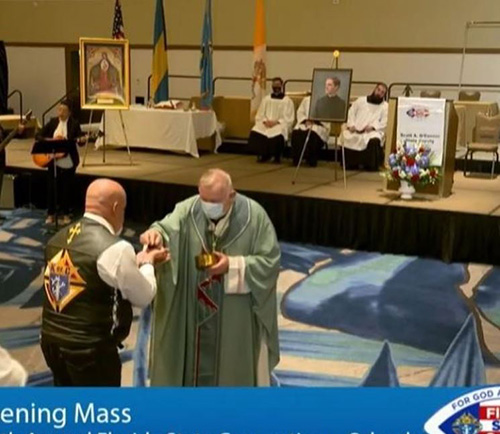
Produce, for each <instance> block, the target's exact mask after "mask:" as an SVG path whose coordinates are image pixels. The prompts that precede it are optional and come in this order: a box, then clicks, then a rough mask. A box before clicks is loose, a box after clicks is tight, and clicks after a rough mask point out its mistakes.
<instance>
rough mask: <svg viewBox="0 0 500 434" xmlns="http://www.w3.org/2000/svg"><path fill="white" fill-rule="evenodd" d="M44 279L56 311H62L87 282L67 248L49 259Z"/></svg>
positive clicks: (50, 300)
mask: <svg viewBox="0 0 500 434" xmlns="http://www.w3.org/2000/svg"><path fill="white" fill-rule="evenodd" d="M43 281H44V287H45V293H46V294H47V298H48V299H49V302H50V304H51V305H52V308H53V309H54V310H55V311H56V312H61V311H62V310H63V309H64V308H65V307H66V306H67V305H68V304H69V303H70V302H71V301H72V300H73V299H74V298H75V297H76V296H77V295H78V294H80V293H81V292H82V291H84V290H85V287H86V284H87V283H86V282H85V280H83V278H82V277H81V276H80V274H79V273H78V269H77V268H76V267H75V266H74V265H73V262H72V261H71V257H70V256H69V253H68V251H67V250H61V251H60V252H59V253H57V254H56V255H55V256H54V257H53V258H52V259H51V260H50V261H49V263H48V264H47V266H46V267H45V273H44V276H43Z"/></svg>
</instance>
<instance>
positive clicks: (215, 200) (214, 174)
mask: <svg viewBox="0 0 500 434" xmlns="http://www.w3.org/2000/svg"><path fill="white" fill-rule="evenodd" d="M198 192H199V193H200V199H201V204H202V206H203V210H204V211H205V214H206V215H207V217H208V218H210V219H212V220H218V219H220V218H222V217H223V216H225V215H226V214H227V213H228V211H229V210H230V209H231V206H232V205H233V202H234V198H235V196H236V192H235V191H234V189H233V182H232V181H231V176H230V175H229V173H227V172H224V170H221V169H209V170H207V171H206V172H205V173H204V174H203V175H201V178H200V181H199V182H198Z"/></svg>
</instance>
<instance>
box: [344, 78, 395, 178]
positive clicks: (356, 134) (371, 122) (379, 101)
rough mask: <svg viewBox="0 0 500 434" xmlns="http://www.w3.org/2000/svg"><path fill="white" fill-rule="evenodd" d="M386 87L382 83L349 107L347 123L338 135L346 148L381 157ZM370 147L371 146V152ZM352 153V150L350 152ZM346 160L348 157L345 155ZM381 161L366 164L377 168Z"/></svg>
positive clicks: (385, 122) (386, 109)
mask: <svg viewBox="0 0 500 434" xmlns="http://www.w3.org/2000/svg"><path fill="white" fill-rule="evenodd" d="M386 94H387V87H386V85H385V84H383V83H379V84H377V85H376V86H375V89H374V90H373V92H372V93H371V95H368V96H366V97H360V98H358V99H357V100H356V101H355V102H354V103H353V104H352V106H351V108H350V109H349V114H348V117H347V124H346V126H345V129H344V130H343V131H342V134H341V135H340V144H341V145H342V146H344V148H345V149H346V151H347V150H352V151H365V150H368V151H369V152H370V153H373V154H374V155H375V154H376V155H377V159H378V160H380V158H381V157H382V158H383V152H382V146H383V144H384V139H385V129H386V127H387V114H388V108H389V105H388V104H387V102H386V101H385V96H386ZM370 148H373V152H372V150H371V149H370ZM350 154H351V155H352V154H353V153H352V152H351V153H350ZM346 160H347V162H349V158H348V156H347V155H346ZM381 162H382V161H376V162H375V161H371V162H369V163H368V166H374V167H370V168H371V169H377V168H378V165H379V164H380V163H381Z"/></svg>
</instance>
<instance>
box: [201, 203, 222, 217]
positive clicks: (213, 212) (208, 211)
mask: <svg viewBox="0 0 500 434" xmlns="http://www.w3.org/2000/svg"><path fill="white" fill-rule="evenodd" d="M201 206H202V208H203V211H204V213H205V215H206V216H207V217H208V218H209V219H210V220H218V219H220V218H221V217H223V216H224V204H223V203H212V202H205V201H204V200H202V201H201Z"/></svg>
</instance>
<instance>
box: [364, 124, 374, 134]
mask: <svg viewBox="0 0 500 434" xmlns="http://www.w3.org/2000/svg"><path fill="white" fill-rule="evenodd" d="M372 131H375V128H373V127H372V126H368V127H366V128H365V133H371V132H372Z"/></svg>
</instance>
